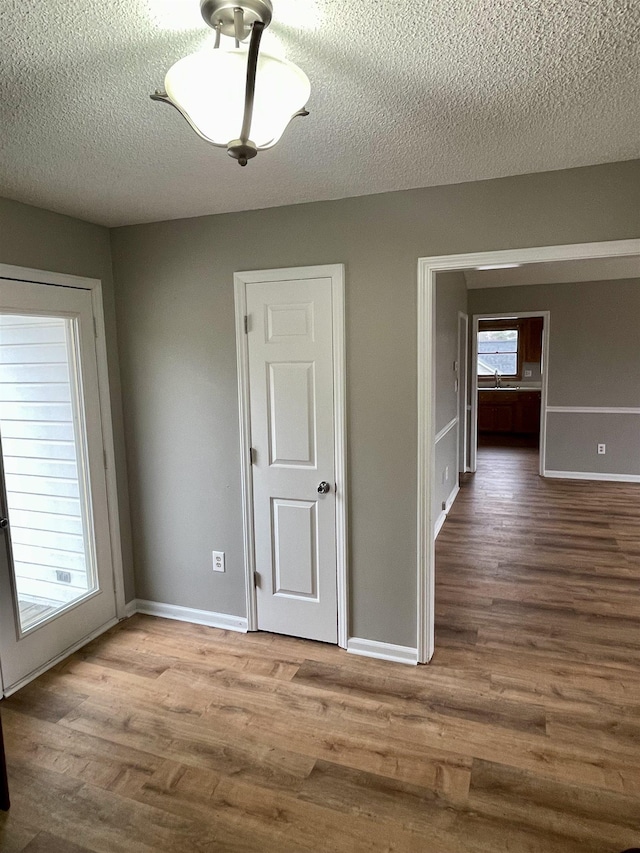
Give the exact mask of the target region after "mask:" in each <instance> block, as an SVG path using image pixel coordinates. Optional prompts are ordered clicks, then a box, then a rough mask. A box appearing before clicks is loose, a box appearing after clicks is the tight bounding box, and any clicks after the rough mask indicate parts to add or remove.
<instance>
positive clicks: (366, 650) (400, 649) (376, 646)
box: [347, 637, 418, 666]
mask: <svg viewBox="0 0 640 853" xmlns="http://www.w3.org/2000/svg"><path fill="white" fill-rule="evenodd" d="M347 651H348V652H349V653H350V654H352V655H362V656H363V657H367V658H378V659H379V660H390V661H393V662H394V663H408V664H412V665H413V666H415V665H417V663H418V650H417V649H412V648H411V647H410V646H394V645H393V643H380V642H378V640H363V639H361V638H360V637H350V639H349V640H347Z"/></svg>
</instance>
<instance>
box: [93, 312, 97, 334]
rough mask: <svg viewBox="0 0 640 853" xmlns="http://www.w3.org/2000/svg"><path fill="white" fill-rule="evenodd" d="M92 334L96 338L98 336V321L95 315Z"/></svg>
mask: <svg viewBox="0 0 640 853" xmlns="http://www.w3.org/2000/svg"><path fill="white" fill-rule="evenodd" d="M93 335H94V337H96V338H97V337H98V321H97V320H96V318H95V317H94V318H93Z"/></svg>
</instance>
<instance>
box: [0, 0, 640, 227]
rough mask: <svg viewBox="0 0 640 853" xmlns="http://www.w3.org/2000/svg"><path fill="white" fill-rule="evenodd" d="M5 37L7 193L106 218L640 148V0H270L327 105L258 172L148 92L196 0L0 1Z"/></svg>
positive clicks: (196, 210)
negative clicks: (205, 138)
mask: <svg viewBox="0 0 640 853" xmlns="http://www.w3.org/2000/svg"><path fill="white" fill-rule="evenodd" d="M416 11H417V12H418V13H419V17H417V18H416V17H415V12H416ZM0 33H1V34H2V52H1V57H0V195H4V196H7V197H9V198H14V199H19V200H21V201H25V202H29V203H32V204H36V205H39V206H41V207H46V208H50V209H53V210H58V211H61V212H64V213H69V214H72V215H75V216H79V217H81V218H84V219H88V220H91V221H94V222H100V223H104V224H106V225H120V224H125V223H132V222H143V221H150V220H158V219H171V218H178V217H185V216H196V215H200V214H206V213H219V212H223V211H231V210H245V209H250V208H258V207H270V206H275V205H282V204H290V203H294V202H304V201H313V200H318V199H330V198H343V197H346V196H355V195H364V194H368V193H374V192H383V191H387V190H397V189H405V188H409V187H419V186H430V185H436V184H446V183H456V182H460V181H469V180H477V179H482V178H491V177H497V176H503V175H514V174H522V173H527V172H537V171H544V170H549V169H561V168H567V167H572V166H582V165H587V164H592V163H603V162H611V161H616V160H626V159H631V158H635V157H639V156H640V134H639V133H638V130H639V128H640V98H639V97H638V95H639V88H640V87H639V77H638V69H639V67H640V0H447V2H445V0H421V1H420V2H416V3H414V4H409V3H405V2H398V0H378V2H375V3H374V2H373V0H342V1H341V2H337V0H274V22H273V24H272V25H271V27H270V28H269V30H268V31H267V33H266V34H265V46H267V45H269V46H271V48H272V49H277V50H281V51H282V52H283V53H284V54H285V55H287V56H288V58H289V59H291V60H293V61H294V62H296V63H297V64H298V65H300V66H301V67H302V68H303V69H304V70H305V71H306V72H307V74H308V76H309V77H310V79H311V84H312V95H311V100H310V102H309V108H310V110H311V115H310V116H309V117H308V118H306V119H296V120H295V121H294V122H293V124H292V125H291V126H290V127H289V129H288V131H287V132H286V133H285V136H284V137H283V139H282V141H281V142H280V143H279V144H278V145H277V146H276V147H275V148H274V149H272V150H271V151H268V152H263V153H261V154H259V155H258V158H257V160H254V161H253V162H251V163H250V164H249V165H248V166H247V167H246V168H245V169H240V167H238V165H237V164H236V163H234V162H233V161H231V159H230V158H229V157H228V156H227V155H226V153H225V152H224V151H223V150H221V149H217V148H213V147H211V146H209V145H207V144H206V143H205V142H203V141H202V140H200V139H199V138H198V137H197V136H196V134H195V133H194V132H193V131H192V130H191V129H190V128H189V127H188V125H187V124H186V123H185V121H184V119H183V118H182V117H181V116H180V115H179V114H178V113H177V112H176V111H175V110H173V109H172V108H171V107H168V106H166V105H163V104H157V103H153V102H152V101H150V100H149V97H148V95H149V93H150V92H151V91H153V90H154V89H156V88H157V87H162V84H163V80H164V73H165V71H166V70H167V69H168V68H169V66H170V65H171V64H172V63H173V62H175V61H176V60H177V59H179V58H180V57H181V56H184V55H185V54H187V53H190V52H193V51H194V50H196V49H199V48H200V47H201V46H202V45H203V44H206V42H207V41H211V38H212V34H211V31H210V30H209V29H208V28H207V27H206V26H205V25H204V23H203V22H202V20H201V19H200V17H199V1H198V0H49V2H46V3H45V2H42V0H38V2H36V0H1V4H0Z"/></svg>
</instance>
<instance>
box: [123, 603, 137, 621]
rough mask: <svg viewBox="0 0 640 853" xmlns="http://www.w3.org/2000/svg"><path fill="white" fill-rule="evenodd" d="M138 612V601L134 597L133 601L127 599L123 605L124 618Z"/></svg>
mask: <svg viewBox="0 0 640 853" xmlns="http://www.w3.org/2000/svg"><path fill="white" fill-rule="evenodd" d="M137 612H138V602H137V601H136V599H135V598H134V599H133V601H127V603H126V604H125V606H124V618H125V619H129V618H130V617H131V616H133V615H134V613H137Z"/></svg>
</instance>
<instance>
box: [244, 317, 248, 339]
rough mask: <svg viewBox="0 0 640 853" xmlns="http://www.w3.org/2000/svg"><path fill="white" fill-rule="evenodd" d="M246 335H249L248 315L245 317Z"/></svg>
mask: <svg viewBox="0 0 640 853" xmlns="http://www.w3.org/2000/svg"><path fill="white" fill-rule="evenodd" d="M244 333H245V335H248V334H249V316H248V315H247V314H245V315H244Z"/></svg>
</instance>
